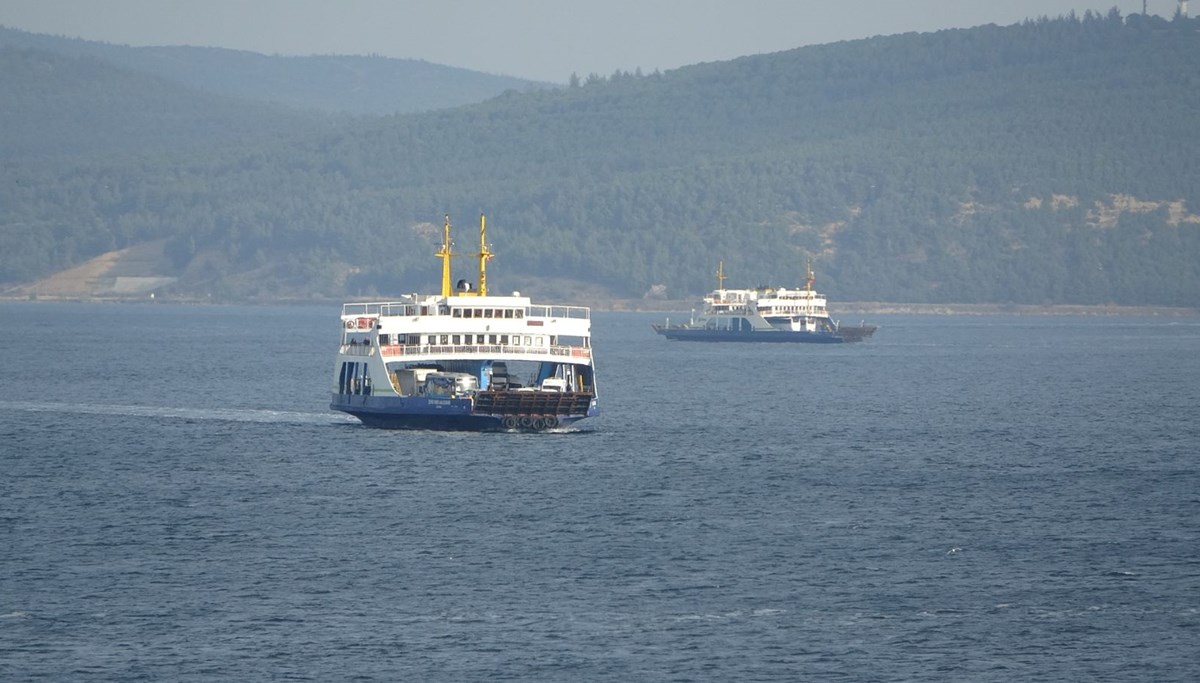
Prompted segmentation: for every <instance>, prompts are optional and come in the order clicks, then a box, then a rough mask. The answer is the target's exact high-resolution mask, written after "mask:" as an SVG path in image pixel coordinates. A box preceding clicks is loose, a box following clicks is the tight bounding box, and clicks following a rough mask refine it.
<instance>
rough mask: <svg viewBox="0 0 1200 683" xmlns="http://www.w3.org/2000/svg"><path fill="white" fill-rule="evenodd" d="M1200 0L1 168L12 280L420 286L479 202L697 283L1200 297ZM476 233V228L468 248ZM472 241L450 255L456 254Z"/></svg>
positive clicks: (946, 297) (513, 247) (1056, 296)
mask: <svg viewBox="0 0 1200 683" xmlns="http://www.w3.org/2000/svg"><path fill="white" fill-rule="evenodd" d="M1198 26H1200V24H1198V22H1196V21H1194V20H1192V21H1189V20H1182V19H1180V20H1176V21H1173V22H1167V21H1162V20H1157V19H1150V18H1145V17H1142V16H1140V15H1132V16H1130V17H1128V18H1123V17H1121V16H1120V15H1119V14H1118V13H1117V12H1115V11H1113V12H1110V13H1109V14H1108V15H1107V16H1096V15H1092V14H1090V13H1089V14H1087V15H1085V16H1084V17H1074V16H1072V17H1068V18H1058V19H1042V20H1037V21H1029V22H1026V23H1023V24H1020V25H1016V26H1009V27H996V26H985V27H979V28H975V29H969V30H950V31H940V32H937V33H931V34H907V35H902V36H891V37H881V38H873V39H868V40H860V41H851V42H843V43H836V44H831V45H824V46H817V47H808V48H801V49H796V50H791V51H786V52H779V53H774V54H769V55H756V56H749V57H744V58H741V59H737V60H733V61H730V62H722V63H710V64H703V65H697V66H692V67H686V68H682V69H678V70H675V71H671V72H668V73H665V74H657V73H656V74H653V75H646V76H643V75H640V74H638V75H634V74H623V73H619V74H614V75H612V76H609V77H606V78H599V77H591V78H588V79H587V80H586V81H585V82H583V83H576V84H574V87H570V88H567V89H563V90H557V91H539V92H525V93H519V92H510V93H508V94H506V95H504V96H502V97H499V98H496V99H493V100H489V101H487V102H485V103H482V104H479V105H475V106H470V107H462V108H458V109H454V110H448V111H441V112H436V113H430V114H421V115H408V116H396V117H385V118H380V119H376V120H371V121H361V122H359V123H358V124H357V125H356V126H355V127H353V128H343V129H342V130H341V131H340V132H337V133H331V134H327V135H323V136H320V137H311V136H308V137H305V138H297V139H294V140H292V141H291V142H289V143H287V144H277V143H264V144H262V145H260V146H257V147H254V148H244V147H243V148H239V149H235V150H228V151H226V152H223V153H218V151H216V150H214V151H211V152H210V153H209V154H208V155H207V156H206V157H205V158H204V159H203V160H201V159H198V158H196V157H193V156H181V157H180V158H178V159H175V160H169V161H167V162H161V161H159V160H157V159H156V160H153V161H151V160H146V159H139V160H136V161H130V160H112V159H101V158H96V159H93V160H91V161H89V162H87V163H85V164H76V165H75V166H74V167H73V168H71V169H69V170H68V169H55V168H47V167H46V166H45V165H43V164H13V165H8V166H5V167H4V168H3V169H0V173H2V174H3V175H2V176H0V206H2V207H4V209H3V210H4V212H5V217H4V220H3V227H2V230H3V232H0V242H3V243H0V281H8V282H10V283H13V282H18V281H27V280H31V279H33V278H34V277H35V276H38V275H42V274H45V273H48V272H51V271H53V270H55V269H59V268H63V267H65V266H68V265H72V264H74V263H77V262H79V261H81V260H83V259H85V258H88V257H90V256H94V255H96V254H97V253H100V252H101V251H104V250H105V249H115V248H122V247H126V246H131V245H135V244H143V243H149V242H152V241H153V240H165V243H166V245H167V246H166V249H165V253H166V255H167V256H168V257H169V258H170V260H171V268H172V269H173V271H172V272H171V273H164V274H166V275H171V276H173V277H178V278H179V279H178V281H177V282H176V283H175V284H174V285H173V289H172V290H168V291H166V292H164V293H171V292H174V293H177V294H202V293H211V294H215V295H216V296H223V297H247V296H268V297H269V296H311V295H320V296H336V295H341V294H371V293H374V292H379V293H380V294H383V295H387V294H395V293H399V292H408V291H415V290H417V289H422V288H427V287H431V286H433V285H434V284H435V283H436V279H437V275H438V271H437V266H436V263H435V262H434V260H433V258H432V252H433V250H434V249H435V246H434V245H435V244H436V241H437V234H438V231H437V226H438V225H439V224H440V217H441V216H442V214H443V213H445V212H449V213H450V214H451V215H452V216H453V217H454V218H455V219H456V223H457V224H458V225H459V226H460V228H459V230H458V236H459V240H460V243H459V247H458V251H460V252H465V251H467V250H469V248H470V247H471V246H474V245H473V244H472V243H471V241H470V237H471V235H472V234H473V226H474V221H475V220H477V216H478V214H479V212H480V211H485V212H486V213H487V214H488V215H489V226H490V227H491V232H490V233H489V234H490V236H491V238H492V241H493V245H492V246H493V250H494V251H495V252H496V253H497V257H496V260H495V262H494V264H493V266H492V269H490V270H489V281H490V282H491V283H492V286H493V287H494V288H496V289H498V290H504V289H507V288H509V287H510V286H512V287H514V288H520V289H522V290H526V291H527V290H530V289H531V288H534V289H533V290H532V291H535V292H536V291H537V290H536V287H537V286H544V283H555V284H556V285H563V286H566V285H567V284H572V285H574V286H577V287H580V288H591V289H592V290H593V291H602V292H604V293H606V294H608V295H611V296H616V297H631V296H633V297H636V296H643V295H646V296H666V297H669V298H675V299H677V298H685V297H690V296H695V295H698V294H700V293H701V292H703V291H705V290H706V289H709V288H711V286H712V284H713V278H712V272H713V271H714V269H715V265H716V262H717V260H718V259H721V260H724V264H725V270H726V272H727V273H728V274H729V275H731V280H730V281H729V283H728V284H729V285H738V286H742V285H752V284H785V285H787V284H796V283H799V282H800V281H801V276H802V273H803V271H804V264H805V261H806V260H808V259H810V258H811V259H812V260H813V263H814V268H815V269H816V270H817V273H818V286H819V287H820V288H821V289H822V291H825V292H827V293H828V294H829V295H830V296H831V297H832V298H833V300H834V301H838V300H842V301H846V300H859V301H870V300H874V301H889V302H964V303H984V302H992V303H1010V302H1011V303H1038V304H1040V303H1070V304H1093V303H1117V304H1134V305H1137V304H1154V305H1174V306H1196V302H1197V301H1198V300H1200V196H1198V195H1200V184H1198V183H1197V180H1200V173H1198V172H1197V170H1196V168H1197V164H1196V163H1195V159H1194V157H1195V150H1197V149H1200V127H1198V126H1197V125H1196V123H1195V122H1196V120H1197V118H1196V112H1197V111H1198V110H1200V72H1197V70H1196V69H1195V68H1192V67H1190V66H1189V65H1194V64H1197V63H1200V34H1198V33H1197V28H1198ZM464 245H467V246H464ZM461 267H466V262H464V264H463V266H461Z"/></svg>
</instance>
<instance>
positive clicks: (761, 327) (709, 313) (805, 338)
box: [653, 262, 876, 344]
mask: <svg viewBox="0 0 1200 683" xmlns="http://www.w3.org/2000/svg"><path fill="white" fill-rule="evenodd" d="M724 266H725V264H724V262H722V263H720V264H718V265H717V288H716V289H714V290H713V291H712V292H710V293H709V294H708V295H707V296H705V297H704V308H703V310H702V312H701V313H700V314H699V315H696V314H693V315H692V318H691V319H690V320H689V321H687V322H685V323H675V324H672V323H671V322H670V320H668V321H667V322H665V323H664V324H662V325H653V328H654V331H655V332H657V333H659V334H661V335H663V336H664V337H666V338H667V339H674V340H678V341H747V342H760V341H765V342H805V343H816V344H840V343H842V342H854V341H862V340H863V339H866V338H867V337H870V336H871V335H872V334H875V329H876V328H875V326H874V325H866V324H864V325H858V326H846V325H841V324H839V323H838V322H837V321H835V320H833V318H831V317H830V316H829V310H828V308H827V305H826V300H825V297H824V295H821V294H818V293H817V292H816V291H814V290H813V287H812V286H813V282H815V281H816V278H815V277H814V275H813V272H812V266H811V265H810V266H809V267H808V278H807V280H806V282H805V285H804V287H803V288H795V289H787V288H784V287H756V288H754V289H725V267H724Z"/></svg>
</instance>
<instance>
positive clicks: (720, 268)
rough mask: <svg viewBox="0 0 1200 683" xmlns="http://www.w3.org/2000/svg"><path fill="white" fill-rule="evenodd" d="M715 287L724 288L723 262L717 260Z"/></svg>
mask: <svg viewBox="0 0 1200 683" xmlns="http://www.w3.org/2000/svg"><path fill="white" fill-rule="evenodd" d="M717 289H725V262H724V261H717Z"/></svg>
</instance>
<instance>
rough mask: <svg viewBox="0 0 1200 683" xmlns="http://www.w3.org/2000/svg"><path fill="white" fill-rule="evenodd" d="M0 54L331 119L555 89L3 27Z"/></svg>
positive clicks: (325, 59)
mask: <svg viewBox="0 0 1200 683" xmlns="http://www.w3.org/2000/svg"><path fill="white" fill-rule="evenodd" d="M0 47H16V48H32V49H36V50H41V51H46V52H54V53H58V54H63V55H74V56H80V57H94V58H97V59H100V60H103V61H105V62H108V63H110V64H113V65H116V66H120V67H124V68H125V69H128V70H131V71H136V72H141V73H146V74H152V75H155V76H158V77H160V78H162V79H165V80H167V81H171V82H174V83H177V84H179V85H182V86H186V87H188V88H192V89H196V90H203V91H206V92H210V93H213V94H217V95H225V96H228V97H235V98H240V99H245V100H251V101H259V102H268V103H273V104H281V105H285V106H288V107H296V108H302V109H317V110H321V111H326V112H333V113H349V114H396V113H401V114H403V113H412V112H421V111H432V110H436V109H446V108H450V107H458V106H462V105H465V104H474V103H476V102H482V101H483V100H486V99H489V98H491V97H495V96H496V95H499V94H501V93H503V92H505V91H508V90H517V91H527V90H536V89H543V88H553V87H556V86H554V85H553V84H549V83H542V82H537V81H530V80H526V79H521V78H514V77H511V76H498V75H493V74H485V73H480V72H478V71H471V70H468V69H459V68H455V67H450V66H443V65H439V64H431V63H429V62H426V61H422V60H416V59H391V58H386V57H377V56H368V57H355V56H311V57H280V56H267V55H262V54H258V53H254V52H245V51H240V50H226V49H221V48H210V47H130V46H127V45H113V44H109V43H101V42H95V41H88V40H81V39H71V38H62V37H56V36H48V35H42V34H35V33H28V32H25V31H19V30H16V29H10V28H5V27H2V26H0Z"/></svg>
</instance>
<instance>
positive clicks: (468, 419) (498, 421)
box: [329, 394, 597, 432]
mask: <svg viewBox="0 0 1200 683" xmlns="http://www.w3.org/2000/svg"><path fill="white" fill-rule="evenodd" d="M329 407H330V408H332V409H333V410H340V411H342V412H344V413H349V414H350V415H353V416H354V417H356V418H358V419H359V420H361V421H362V423H363V424H364V425H367V426H369V427H379V428H382V429H433V430H439V431H467V432H500V431H505V427H504V423H503V421H502V418H501V417H498V416H492V415H476V414H473V413H472V412H471V407H472V403H471V401H470V400H469V399H462V398H433V399H430V398H417V397H407V396H360V395H344V394H334V395H333V400H332V401H331V402H330V404H329ZM596 413H597V411H596V409H595V407H594V405H593V407H590V408H589V409H588V414H587V415H557V416H556V418H557V420H558V427H566V426H568V425H570V424H572V423H574V422H578V421H579V420H582V419H583V418H585V417H592V416H594V415H596Z"/></svg>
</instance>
